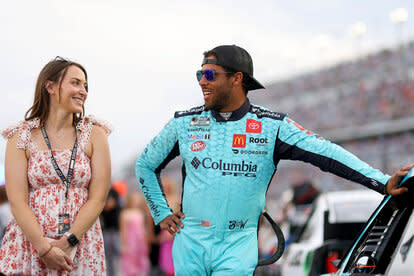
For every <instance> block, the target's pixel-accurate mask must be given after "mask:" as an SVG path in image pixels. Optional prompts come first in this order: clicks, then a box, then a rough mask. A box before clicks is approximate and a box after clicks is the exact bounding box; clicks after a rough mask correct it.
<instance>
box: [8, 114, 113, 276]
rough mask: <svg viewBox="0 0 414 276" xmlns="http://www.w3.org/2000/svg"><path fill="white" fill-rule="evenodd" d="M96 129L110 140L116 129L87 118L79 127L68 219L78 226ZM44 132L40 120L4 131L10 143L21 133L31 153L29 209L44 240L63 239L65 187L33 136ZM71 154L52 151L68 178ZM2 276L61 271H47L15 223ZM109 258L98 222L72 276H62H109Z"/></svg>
mask: <svg viewBox="0 0 414 276" xmlns="http://www.w3.org/2000/svg"><path fill="white" fill-rule="evenodd" d="M93 125H99V126H101V127H103V129H104V130H105V131H106V133H107V135H108V134H109V133H111V130H112V129H111V127H110V126H109V124H108V123H106V122H104V121H100V120H97V119H96V118H94V117H93V116H88V117H85V118H83V119H82V120H81V121H80V122H79V123H78V125H77V127H76V128H77V130H78V131H77V133H78V134H77V135H78V145H79V146H78V151H77V155H76V161H75V168H74V173H73V179H72V183H71V185H70V187H69V193H68V204H67V213H69V214H70V222H71V224H72V223H73V221H74V219H75V218H76V215H77V214H78V212H79V210H80V208H81V207H82V206H83V205H84V204H85V203H86V201H87V200H88V187H89V183H90V180H91V164H90V162H91V160H90V159H89V157H88V156H87V155H86V153H85V148H86V145H87V144H88V140H89V136H90V134H91V131H92V128H93ZM39 127H40V120H39V119H33V120H30V121H22V122H20V123H18V124H17V125H15V126H13V127H10V128H8V129H5V130H3V131H2V135H3V136H4V137H5V138H10V137H11V136H12V135H13V134H14V133H16V132H17V133H18V135H19V136H18V143H17V148H19V149H29V151H30V157H29V159H28V168H27V178H28V182H29V206H30V208H31V209H32V211H33V213H34V215H35V216H36V219H37V222H38V224H39V226H40V229H41V231H42V233H43V235H44V236H45V237H49V238H53V239H59V238H60V236H59V235H58V216H59V213H65V212H64V210H63V209H64V198H65V191H66V187H65V185H64V184H63V183H62V181H61V179H60V178H59V176H58V174H57V173H56V171H55V169H54V168H53V165H52V162H51V159H50V152H49V150H39V148H38V146H37V144H36V143H35V142H34V141H32V138H31V130H32V129H33V128H39ZM71 153H72V148H70V149H65V150H53V155H54V157H55V159H56V162H57V163H58V165H59V168H60V169H61V170H62V172H63V173H64V174H65V175H66V173H67V171H68V167H69V161H70V156H71ZM0 272H2V273H4V274H6V275H14V274H19V275H52V274H56V273H57V271H56V270H50V269H48V268H47V267H46V266H45V264H44V263H43V262H42V261H41V259H40V257H39V254H38V252H37V251H36V250H35V249H34V247H33V246H32V244H31V243H30V242H29V241H28V239H27V238H26V237H25V235H24V234H23V232H22V230H21V229H20V227H19V226H18V224H17V222H16V220H15V219H12V220H11V221H10V223H9V224H8V226H7V228H6V233H5V235H4V238H3V243H2V247H1V248H0ZM105 274H106V267H105V253H104V246H103V237H102V230H101V226H100V223H99V220H98V219H97V220H96V222H95V223H94V224H93V225H92V227H91V228H90V229H89V230H88V231H87V232H86V233H85V234H84V235H83V236H82V237H80V238H79V243H78V245H77V251H76V255H75V257H74V265H73V271H71V272H70V273H67V272H65V273H62V275H99V276H101V275H105Z"/></svg>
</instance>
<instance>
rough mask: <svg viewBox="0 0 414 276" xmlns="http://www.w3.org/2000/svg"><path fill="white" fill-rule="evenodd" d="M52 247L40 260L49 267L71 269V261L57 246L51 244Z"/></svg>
mask: <svg viewBox="0 0 414 276" xmlns="http://www.w3.org/2000/svg"><path fill="white" fill-rule="evenodd" d="M51 246H52V248H51V249H50V251H49V252H47V253H46V254H45V255H44V256H43V257H41V259H42V261H43V262H44V263H45V264H46V266H47V267H48V268H50V269H56V270H66V271H72V269H73V261H72V260H71V259H70V257H69V256H68V255H67V254H66V253H65V252H63V250H62V249H60V248H59V247H56V246H53V245H51Z"/></svg>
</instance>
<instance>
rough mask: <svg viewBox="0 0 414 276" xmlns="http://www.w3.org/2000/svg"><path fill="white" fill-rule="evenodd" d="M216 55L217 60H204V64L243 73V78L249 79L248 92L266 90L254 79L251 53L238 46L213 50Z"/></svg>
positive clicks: (223, 46) (218, 47) (219, 47)
mask: <svg viewBox="0 0 414 276" xmlns="http://www.w3.org/2000/svg"><path fill="white" fill-rule="evenodd" d="M211 51H212V52H214V53H215V54H216V59H206V58H205V59H203V64H201V66H203V65H204V64H216V65H220V66H224V67H227V68H230V69H233V70H235V71H237V72H242V73H244V74H243V77H245V78H247V90H249V91H250V90H255V89H261V88H264V86H263V85H261V84H260V83H259V82H258V81H257V80H256V79H255V78H253V61H252V58H251V57H250V55H249V53H248V52H247V51H246V50H244V49H243V48H241V47H239V46H236V45H221V46H217V47H216V48H214V49H212V50H211Z"/></svg>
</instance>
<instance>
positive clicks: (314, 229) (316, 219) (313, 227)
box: [300, 208, 323, 241]
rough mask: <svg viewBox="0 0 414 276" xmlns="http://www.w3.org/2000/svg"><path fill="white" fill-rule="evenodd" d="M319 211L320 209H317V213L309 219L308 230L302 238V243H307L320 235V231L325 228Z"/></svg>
mask: <svg viewBox="0 0 414 276" xmlns="http://www.w3.org/2000/svg"><path fill="white" fill-rule="evenodd" d="M319 209H320V208H318V209H316V210H315V212H313V213H312V215H311V217H310V218H309V221H308V223H307V224H306V228H305V230H304V231H303V233H302V235H301V236H300V241H307V240H309V239H310V238H311V237H313V236H315V235H320V233H321V230H320V229H321V228H322V227H323V225H322V221H321V216H320V210H319Z"/></svg>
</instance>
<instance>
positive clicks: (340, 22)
mask: <svg viewBox="0 0 414 276" xmlns="http://www.w3.org/2000/svg"><path fill="white" fill-rule="evenodd" d="M413 11H414V2H410V1H402V0H400V1H398V0H395V1H386V0H375V1H374V0H367V1H347V0H330V1H327V0H314V1H287V0H282V1H270V0H258V1H254V3H253V2H252V1H247V0H240V1H237V2H234V1H223V0H221V1H218V0H211V1H207V2H206V1H199V0H192V1H189V0H188V1H187V0H183V1H129V0H121V1H110V0H101V1H96V0H84V1H78V0H68V1H42V0H40V1H28V0H22V1H1V9H0V26H1V32H0V60H1V64H2V66H1V67H0V83H1V84H2V89H1V90H2V92H1V93H2V97H1V101H0V129H3V128H5V127H7V126H9V125H11V124H14V123H16V122H17V121H19V120H23V119H24V113H25V112H26V110H27V109H28V108H29V107H30V106H31V104H32V101H33V94H34V86H35V82H36V78H37V75H38V73H39V72H40V70H41V68H42V67H43V66H44V65H45V64H46V63H47V62H48V61H49V60H51V59H53V58H54V57H55V56H62V57H65V58H69V59H72V60H74V61H77V62H79V63H81V64H82V65H84V66H85V67H86V69H87V71H88V75H89V95H88V100H87V102H86V113H87V114H93V115H95V116H96V117H98V118H102V119H105V120H108V121H109V122H111V123H112V124H113V126H114V129H115V130H114V132H113V134H111V136H110V137H109V142H110V148H111V157H112V170H113V172H112V175H113V183H114V185H113V186H114V188H115V190H117V192H118V194H121V197H124V198H123V200H124V203H123V204H125V201H126V198H125V195H126V194H127V192H128V191H137V182H136V179H135V172H134V165H135V161H136V159H137V157H138V156H139V154H140V152H141V151H142V150H143V149H144V148H145V146H146V144H147V143H148V142H149V141H150V140H151V138H152V137H153V136H154V135H156V134H157V133H158V132H159V131H160V130H161V128H162V127H163V126H164V125H165V123H166V122H167V121H168V120H169V119H170V118H171V117H172V116H173V114H174V111H175V110H185V109H188V108H189V107H191V106H195V105H200V104H203V99H202V94H201V90H200V88H199V87H198V83H197V81H196V78H195V71H196V70H197V69H199V68H200V65H201V60H202V53H203V52H204V51H205V50H208V49H211V48H213V47H215V46H217V45H221V44H237V45H239V46H242V47H243V48H245V49H247V50H248V51H249V53H250V54H251V56H252V58H253V62H254V70H255V71H254V75H255V77H256V79H258V80H259V81H260V82H262V83H264V84H265V86H266V90H259V91H253V92H251V93H249V98H250V100H251V101H252V102H253V103H255V104H258V105H262V106H265V107H267V108H270V109H272V110H274V111H278V112H284V113H288V114H289V116H290V117H291V118H293V119H294V120H295V121H297V122H298V123H299V124H301V125H302V126H304V127H305V128H307V129H309V130H312V131H314V132H316V133H318V134H320V135H321V136H323V137H324V138H326V139H329V140H332V141H333V142H336V143H338V144H340V145H342V146H343V147H345V148H346V149H348V150H350V151H351V152H353V153H355V154H356V155H357V156H358V157H360V158H361V159H363V160H364V161H366V162H368V163H369V164H371V165H372V166H373V167H376V168H379V169H381V170H383V171H384V172H386V173H389V174H391V173H392V172H393V171H395V170H396V169H397V168H400V167H401V166H402V165H405V164H409V163H412V161H413V158H412V154H413V152H414V140H413V130H414V109H413V108H412V106H413V103H414V91H413V89H414V41H413V38H414V20H411V18H410V17H409V15H411V14H412V13H413ZM5 148H6V140H4V139H2V140H1V141H0V179H1V182H2V183H4V177H3V176H1V174H2V173H3V164H4V152H5ZM163 177H165V178H166V179H168V181H169V182H171V183H172V184H168V185H172V186H173V187H174V188H171V189H172V190H174V191H176V193H177V194H179V193H180V188H181V184H180V183H181V182H180V181H181V175H180V160H179V159H177V160H174V161H173V162H172V163H171V164H170V165H169V166H168V167H167V168H166V169H165V171H164V172H163ZM309 182H310V183H311V184H312V186H313V187H314V188H315V189H316V190H318V191H320V192H325V191H331V190H352V189H355V188H356V187H358V188H359V186H358V185H356V184H353V183H350V182H348V181H345V180H342V179H340V178H337V177H335V176H333V175H329V174H325V173H322V172H321V171H320V170H319V169H315V168H312V167H311V166H308V165H306V164H304V163H300V162H288V161H282V162H281V163H280V165H279V170H278V173H277V174H276V175H275V177H274V179H273V181H272V184H271V186H270V188H269V192H268V194H267V197H268V208H269V209H270V210H271V212H272V213H273V214H276V213H277V211H276V210H278V209H281V205H282V204H284V203H286V201H288V200H291V199H292V197H293V191H294V188H295V187H298V186H300V185H302V184H303V183H309ZM287 191H290V192H288V193H287ZM283 196H284V197H283Z"/></svg>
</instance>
